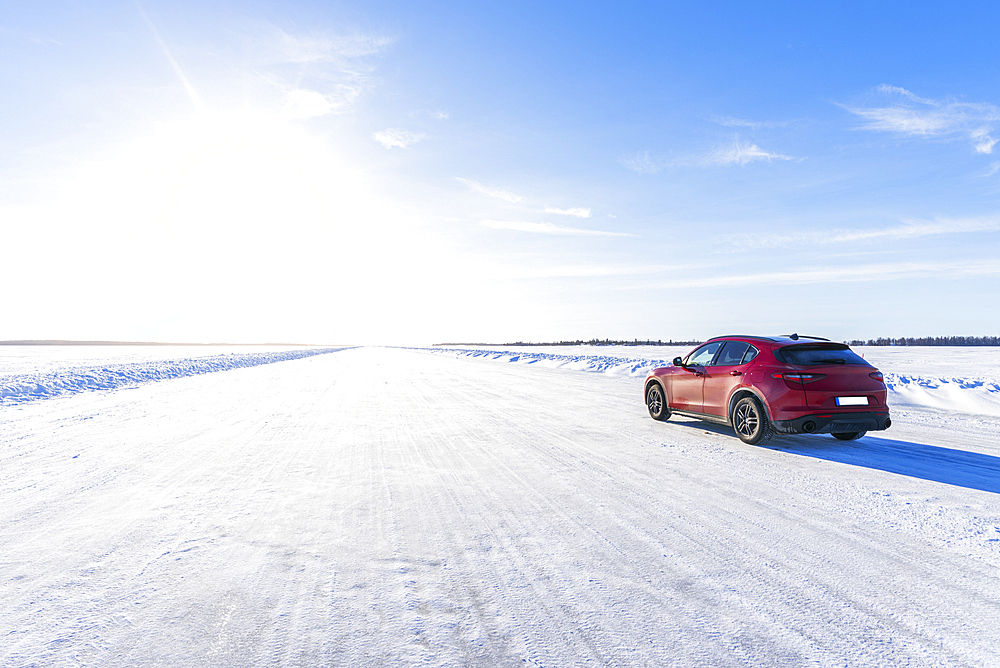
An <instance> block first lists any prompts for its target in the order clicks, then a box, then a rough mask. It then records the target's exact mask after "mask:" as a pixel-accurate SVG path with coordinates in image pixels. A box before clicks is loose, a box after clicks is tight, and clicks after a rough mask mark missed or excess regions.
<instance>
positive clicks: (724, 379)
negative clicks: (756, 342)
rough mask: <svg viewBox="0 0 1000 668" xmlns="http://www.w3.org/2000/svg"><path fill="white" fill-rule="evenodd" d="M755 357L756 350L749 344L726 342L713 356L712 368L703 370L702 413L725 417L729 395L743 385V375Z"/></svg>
mask: <svg viewBox="0 0 1000 668" xmlns="http://www.w3.org/2000/svg"><path fill="white" fill-rule="evenodd" d="M751 349H752V350H751ZM756 356H757V349H756V348H754V347H753V346H751V345H750V344H749V343H747V342H745V341H726V345H725V346H723V347H722V350H721V351H719V354H718V355H716V356H715V360H714V361H713V362H712V366H709V367H706V368H705V379H704V382H703V384H702V394H703V397H704V398H703V402H702V412H703V413H708V414H709V415H718V416H721V417H726V416H727V413H728V411H729V395H730V394H731V393H732V391H733V390H734V389H735V388H736V387H738V386H739V385H741V384H742V383H743V373H744V372H745V371H746V369H747V367H748V366H749V365H750V362H751V361H752V360H753V358H754V357H756Z"/></svg>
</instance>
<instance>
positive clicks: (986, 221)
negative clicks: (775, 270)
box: [729, 217, 1000, 251]
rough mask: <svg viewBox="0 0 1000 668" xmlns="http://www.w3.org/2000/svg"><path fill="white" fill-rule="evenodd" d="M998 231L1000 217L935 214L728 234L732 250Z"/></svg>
mask: <svg viewBox="0 0 1000 668" xmlns="http://www.w3.org/2000/svg"><path fill="white" fill-rule="evenodd" d="M995 231H1000V218H996V217H986V218H963V219H955V218H938V219H935V220H907V221H904V223H903V224H902V225H896V226H894V227H886V228H879V229H869V230H825V231H822V232H809V233H803V234H787V235H751V234H740V235H733V236H730V237H729V241H730V243H731V244H732V246H733V249H734V250H737V251H743V250H753V249H763V248H809V247H811V246H817V245H824V244H836V243H850V242H857V241H871V240H874V239H883V240H903V239H915V238H919V237H927V236H935V235H941V234H963V233H973V232H995Z"/></svg>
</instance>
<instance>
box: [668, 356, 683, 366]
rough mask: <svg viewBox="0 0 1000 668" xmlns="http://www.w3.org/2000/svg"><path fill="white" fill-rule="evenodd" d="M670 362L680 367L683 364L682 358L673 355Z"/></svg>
mask: <svg viewBox="0 0 1000 668" xmlns="http://www.w3.org/2000/svg"><path fill="white" fill-rule="evenodd" d="M671 364H673V365H674V366H680V367H682V366H684V360H682V359H681V358H680V357H675V358H674V361H673V362H671Z"/></svg>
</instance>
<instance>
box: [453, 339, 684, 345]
mask: <svg viewBox="0 0 1000 668" xmlns="http://www.w3.org/2000/svg"><path fill="white" fill-rule="evenodd" d="M699 343H701V341H674V340H672V339H671V340H669V341H662V340H660V339H657V340H656V341H653V340H652V339H646V340H640V339H632V340H631V341H626V340H624V339H590V340H589V341H583V340H577V341H549V342H548V343H529V342H527V341H514V342H512V343H435V344H434V345H435V346H695V345H698V344H699Z"/></svg>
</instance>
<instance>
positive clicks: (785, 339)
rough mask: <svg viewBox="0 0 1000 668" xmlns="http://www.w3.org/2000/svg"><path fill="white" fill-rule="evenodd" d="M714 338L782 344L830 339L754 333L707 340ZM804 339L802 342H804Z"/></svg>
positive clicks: (727, 335)
mask: <svg viewBox="0 0 1000 668" xmlns="http://www.w3.org/2000/svg"><path fill="white" fill-rule="evenodd" d="M716 339H756V340H758V341H770V342H771V343H781V344H784V345H791V344H793V343H799V342H800V341H802V339H806V341H829V340H830V339H824V338H822V337H819V336H805V335H804V334H788V335H781V336H757V335H756V334H726V335H725V336H713V337H712V338H710V339H708V340H709V341H715V340H716ZM806 341H802V342H803V343H805V342H806Z"/></svg>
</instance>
